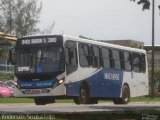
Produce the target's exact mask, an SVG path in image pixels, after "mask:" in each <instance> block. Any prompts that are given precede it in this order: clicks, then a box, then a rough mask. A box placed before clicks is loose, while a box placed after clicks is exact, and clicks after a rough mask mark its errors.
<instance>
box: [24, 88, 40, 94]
mask: <svg viewBox="0 0 160 120" xmlns="http://www.w3.org/2000/svg"><path fill="white" fill-rule="evenodd" d="M25 93H26V94H40V93H41V90H39V89H31V90H26V91H25Z"/></svg>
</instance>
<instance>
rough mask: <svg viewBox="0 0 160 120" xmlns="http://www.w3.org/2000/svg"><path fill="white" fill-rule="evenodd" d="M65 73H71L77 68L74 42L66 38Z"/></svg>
mask: <svg viewBox="0 0 160 120" xmlns="http://www.w3.org/2000/svg"><path fill="white" fill-rule="evenodd" d="M65 47H66V48H65V54H66V55H65V57H66V59H65V60H66V73H67V75H68V74H71V73H73V72H74V71H76V70H77V69H78V60H77V48H76V47H77V45H76V42H73V41H70V40H68V41H67V42H66V44H65Z"/></svg>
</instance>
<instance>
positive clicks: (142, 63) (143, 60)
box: [140, 54, 146, 72]
mask: <svg viewBox="0 0 160 120" xmlns="http://www.w3.org/2000/svg"><path fill="white" fill-rule="evenodd" d="M140 60H141V72H146V59H145V54H141V59H140Z"/></svg>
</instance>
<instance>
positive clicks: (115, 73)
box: [66, 69, 123, 97]
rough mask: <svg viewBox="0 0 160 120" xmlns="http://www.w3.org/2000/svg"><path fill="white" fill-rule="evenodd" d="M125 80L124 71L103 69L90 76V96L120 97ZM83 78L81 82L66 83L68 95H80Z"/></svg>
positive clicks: (88, 80) (88, 79)
mask: <svg viewBox="0 0 160 120" xmlns="http://www.w3.org/2000/svg"><path fill="white" fill-rule="evenodd" d="M122 80H123V71H121V70H111V69H102V70H100V71H99V72H97V73H95V74H94V75H92V76H90V77H89V78H87V79H85V81H87V82H88V85H89V89H90V97H120V92H121V86H122ZM82 81H84V80H81V81H79V82H74V83H71V84H70V83H69V84H66V88H67V95H68V96H78V95H79V91H80V85H81V82H82Z"/></svg>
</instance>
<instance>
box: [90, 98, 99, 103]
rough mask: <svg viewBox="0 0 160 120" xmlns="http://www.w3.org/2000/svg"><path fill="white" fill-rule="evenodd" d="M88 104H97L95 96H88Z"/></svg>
mask: <svg viewBox="0 0 160 120" xmlns="http://www.w3.org/2000/svg"><path fill="white" fill-rule="evenodd" d="M89 104H98V100H97V99H96V98H90V100H89Z"/></svg>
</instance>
